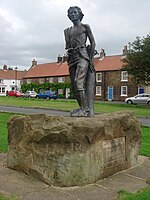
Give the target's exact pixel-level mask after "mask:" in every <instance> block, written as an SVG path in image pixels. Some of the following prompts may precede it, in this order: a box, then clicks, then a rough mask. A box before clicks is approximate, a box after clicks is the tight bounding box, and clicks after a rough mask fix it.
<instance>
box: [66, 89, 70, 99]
mask: <svg viewBox="0 0 150 200" xmlns="http://www.w3.org/2000/svg"><path fill="white" fill-rule="evenodd" d="M69 97H70V88H66V99H68V98H69Z"/></svg>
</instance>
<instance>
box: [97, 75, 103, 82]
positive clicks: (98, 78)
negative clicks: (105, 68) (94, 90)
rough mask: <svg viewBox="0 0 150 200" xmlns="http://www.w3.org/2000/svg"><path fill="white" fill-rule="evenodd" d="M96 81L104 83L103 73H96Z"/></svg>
mask: <svg viewBox="0 0 150 200" xmlns="http://www.w3.org/2000/svg"><path fill="white" fill-rule="evenodd" d="M96 81H97V82H102V73H96Z"/></svg>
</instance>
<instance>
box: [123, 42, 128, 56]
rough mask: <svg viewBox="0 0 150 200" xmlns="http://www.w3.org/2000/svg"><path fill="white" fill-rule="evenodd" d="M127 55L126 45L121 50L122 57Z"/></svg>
mask: <svg viewBox="0 0 150 200" xmlns="http://www.w3.org/2000/svg"><path fill="white" fill-rule="evenodd" d="M127 53H128V47H127V45H125V46H124V49H123V55H124V56H125V55H127Z"/></svg>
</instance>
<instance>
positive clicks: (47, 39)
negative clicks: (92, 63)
mask: <svg viewBox="0 0 150 200" xmlns="http://www.w3.org/2000/svg"><path fill="white" fill-rule="evenodd" d="M75 5H76V6H79V7H81V9H82V11H83V13H84V18H83V21H82V23H86V24H89V25H90V26H91V29H92V32H93V34H94V36H95V40H96V49H97V50H98V52H99V51H100V49H102V48H104V49H105V52H106V55H117V54H121V53H122V49H123V47H124V45H127V44H128V42H133V41H134V40H135V39H136V36H141V37H143V36H146V35H147V34H149V33H150V0H142V1H139V0H0V68H2V66H3V65H4V64H6V65H7V66H9V67H16V66H17V67H18V69H19V70H24V69H27V70H28V69H29V67H30V66H31V61H32V60H33V59H36V60H37V62H38V63H48V62H54V61H56V58H57V56H58V55H59V54H61V55H62V56H63V54H64V53H65V44H64V34H63V31H64V29H65V28H67V27H69V26H71V25H72V23H71V21H70V20H69V19H68V17H67V9H68V8H69V7H70V6H75Z"/></svg>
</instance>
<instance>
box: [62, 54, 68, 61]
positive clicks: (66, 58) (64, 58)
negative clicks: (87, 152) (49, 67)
mask: <svg viewBox="0 0 150 200" xmlns="http://www.w3.org/2000/svg"><path fill="white" fill-rule="evenodd" d="M67 60H68V56H67V55H66V54H64V56H63V58H62V62H63V63H64V62H66V61H67Z"/></svg>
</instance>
